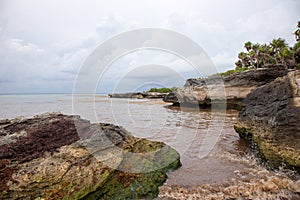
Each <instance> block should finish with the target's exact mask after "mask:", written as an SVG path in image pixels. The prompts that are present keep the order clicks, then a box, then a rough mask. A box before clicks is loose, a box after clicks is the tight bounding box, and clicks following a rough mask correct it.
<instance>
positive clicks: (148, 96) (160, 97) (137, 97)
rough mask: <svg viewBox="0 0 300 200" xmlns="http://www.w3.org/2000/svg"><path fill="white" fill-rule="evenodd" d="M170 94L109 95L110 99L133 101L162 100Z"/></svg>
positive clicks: (137, 93) (132, 93)
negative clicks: (130, 99)
mask: <svg viewBox="0 0 300 200" xmlns="http://www.w3.org/2000/svg"><path fill="white" fill-rule="evenodd" d="M167 94H168V93H160V92H131V93H113V94H109V95H108V96H109V97H110V98H132V99H144V98H146V99H162V98H164V97H165V96H166V95H167Z"/></svg>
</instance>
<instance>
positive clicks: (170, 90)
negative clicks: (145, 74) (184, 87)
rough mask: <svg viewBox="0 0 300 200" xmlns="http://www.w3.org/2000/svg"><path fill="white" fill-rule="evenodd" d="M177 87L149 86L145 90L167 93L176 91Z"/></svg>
mask: <svg viewBox="0 0 300 200" xmlns="http://www.w3.org/2000/svg"><path fill="white" fill-rule="evenodd" d="M177 89H178V88H177V87H171V88H165V87H164V88H151V89H150V90H148V91H147V92H159V93H169V92H173V91H176V90H177Z"/></svg>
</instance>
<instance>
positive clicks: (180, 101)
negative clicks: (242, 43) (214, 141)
mask: <svg viewBox="0 0 300 200" xmlns="http://www.w3.org/2000/svg"><path fill="white" fill-rule="evenodd" d="M287 73H288V70H286V69H285V68H284V67H283V66H281V65H278V66H272V70H270V69H269V68H262V69H257V70H249V71H245V72H239V73H234V74H231V75H228V76H224V77H220V76H214V77H210V78H206V79H188V80H187V81H186V83H185V85H184V86H183V87H182V88H180V89H178V91H177V92H172V93H169V94H168V95H167V96H165V97H164V99H163V100H164V101H165V102H171V103H173V104H174V105H182V106H189V105H197V106H198V105H199V106H200V107H203V108H210V107H211V105H212V100H213V102H214V104H215V105H217V104H218V102H221V103H222V101H223V100H224V99H226V101H227V108H228V109H238V110H239V109H241V108H242V101H243V100H244V99H245V97H246V96H247V95H248V94H249V93H250V92H252V91H253V90H255V89H256V88H258V87H260V86H262V85H265V84H267V83H269V82H271V81H273V80H275V79H276V78H277V77H282V76H285V75H286V74H287Z"/></svg>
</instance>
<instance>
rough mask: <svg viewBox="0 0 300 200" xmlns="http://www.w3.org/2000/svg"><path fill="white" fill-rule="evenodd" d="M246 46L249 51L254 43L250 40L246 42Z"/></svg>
mask: <svg viewBox="0 0 300 200" xmlns="http://www.w3.org/2000/svg"><path fill="white" fill-rule="evenodd" d="M244 47H245V49H246V50H247V51H248V52H249V51H250V50H251V49H252V43H251V42H250V41H248V42H246V43H245V45H244Z"/></svg>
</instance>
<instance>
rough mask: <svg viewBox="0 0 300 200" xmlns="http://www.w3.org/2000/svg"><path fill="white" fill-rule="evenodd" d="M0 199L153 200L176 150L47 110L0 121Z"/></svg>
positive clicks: (172, 164) (174, 163) (175, 157)
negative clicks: (148, 199)
mask: <svg viewBox="0 0 300 200" xmlns="http://www.w3.org/2000/svg"><path fill="white" fill-rule="evenodd" d="M0 167H1V168H0V180H1V182H0V198H1V199H35V198H39V197H40V198H44V199H99V198H101V199H119V198H121V199H124V198H128V199H136V198H154V197H155V196H157V194H158V187H159V186H160V185H162V184H163V182H164V181H165V180H166V178H167V175H166V173H167V172H168V171H169V170H175V169H176V168H178V167H180V160H179V154H178V153H177V152H176V151H175V150H174V149H172V148H171V147H169V146H166V145H165V144H164V143H161V142H152V141H149V140H146V139H142V138H136V137H133V136H132V135H131V134H130V133H128V132H127V131H126V130H125V129H123V128H122V127H119V126H114V125H111V124H104V123H99V124H91V123H90V122H89V121H87V120H83V119H81V118H80V117H79V116H68V115H63V114H58V113H50V114H44V115H39V116H35V117H33V118H28V119H24V118H16V119H11V120H8V119H7V120H1V121H0Z"/></svg>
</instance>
